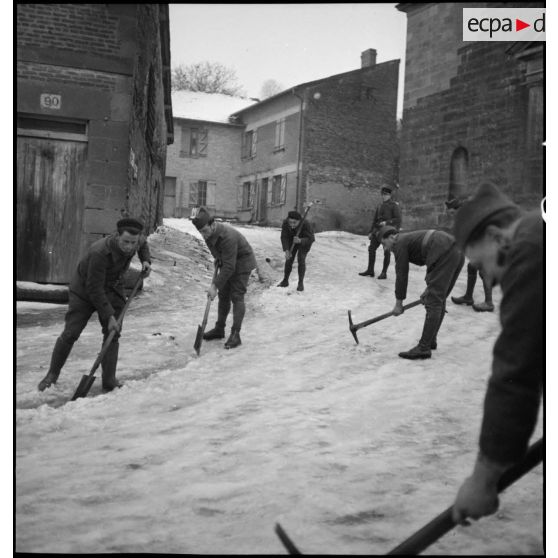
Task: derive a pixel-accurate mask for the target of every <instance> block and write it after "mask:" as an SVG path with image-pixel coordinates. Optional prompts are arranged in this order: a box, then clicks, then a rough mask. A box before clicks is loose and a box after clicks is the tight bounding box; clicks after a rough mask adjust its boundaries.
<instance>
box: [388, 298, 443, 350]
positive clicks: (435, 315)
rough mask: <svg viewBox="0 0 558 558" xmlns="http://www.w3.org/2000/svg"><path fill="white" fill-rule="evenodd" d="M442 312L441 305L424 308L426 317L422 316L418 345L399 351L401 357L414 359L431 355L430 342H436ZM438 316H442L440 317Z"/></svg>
mask: <svg viewBox="0 0 558 558" xmlns="http://www.w3.org/2000/svg"><path fill="white" fill-rule="evenodd" d="M443 312H444V308H443V306H442V307H441V308H432V307H430V308H427V309H426V317H425V318H424V326H423V328H422V335H421V338H420V341H419V342H418V345H417V346H416V347H413V348H412V349H411V350H409V351H403V352H402V353H399V356H400V357H401V358H408V359H411V360H414V359H419V358H430V357H431V356H432V343H433V342H434V343H436V335H437V333H438V329H440V325H441V323H442V319H443ZM440 316H442V319H441V318H440ZM436 346H437V343H436Z"/></svg>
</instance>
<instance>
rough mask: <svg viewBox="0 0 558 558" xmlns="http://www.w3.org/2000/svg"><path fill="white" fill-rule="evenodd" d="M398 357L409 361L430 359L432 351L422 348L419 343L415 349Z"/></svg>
mask: <svg viewBox="0 0 558 558" xmlns="http://www.w3.org/2000/svg"><path fill="white" fill-rule="evenodd" d="M399 356H400V357H401V358H407V359H409V360H417V359H419V358H420V359H424V358H430V357H431V356H432V351H431V350H430V348H428V347H422V346H421V345H420V343H419V344H418V345H417V346H416V347H413V348H412V349H410V350H408V351H403V352H401V353H399Z"/></svg>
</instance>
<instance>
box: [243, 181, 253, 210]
mask: <svg viewBox="0 0 558 558" xmlns="http://www.w3.org/2000/svg"><path fill="white" fill-rule="evenodd" d="M241 204H242V205H241V207H242V209H248V208H250V207H252V183H251V182H243V183H242V201H241Z"/></svg>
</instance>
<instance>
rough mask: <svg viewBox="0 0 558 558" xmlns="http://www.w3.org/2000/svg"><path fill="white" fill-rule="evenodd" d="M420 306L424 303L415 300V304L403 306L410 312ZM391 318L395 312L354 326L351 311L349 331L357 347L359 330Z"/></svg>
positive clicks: (410, 303)
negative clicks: (410, 309)
mask: <svg viewBox="0 0 558 558" xmlns="http://www.w3.org/2000/svg"><path fill="white" fill-rule="evenodd" d="M419 304H422V301H421V300H420V299H419V300H415V301H414V302H409V304H405V306H403V310H408V309H409V308H413V307H414V306H418V305H419ZM390 316H393V310H392V311H391V312H386V313H385V314H382V315H381V316H376V317H375V318H370V319H369V320H366V321H365V322H361V323H360V324H353V319H352V317H351V311H350V310H349V329H350V330H351V333H352V334H353V337H354V338H355V341H356V342H357V345H358V337H357V336H356V332H357V330H359V329H360V328H361V327H366V326H369V325H370V324H375V323H376V322H379V321H380V320H384V319H385V318H389V317H390Z"/></svg>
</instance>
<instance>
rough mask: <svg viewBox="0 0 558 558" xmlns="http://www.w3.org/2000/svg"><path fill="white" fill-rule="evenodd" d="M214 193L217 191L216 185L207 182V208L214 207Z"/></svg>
mask: <svg viewBox="0 0 558 558" xmlns="http://www.w3.org/2000/svg"><path fill="white" fill-rule="evenodd" d="M216 191H217V183H216V182H208V183H207V205H208V206H209V207H215V197H216V196H215V194H216Z"/></svg>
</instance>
